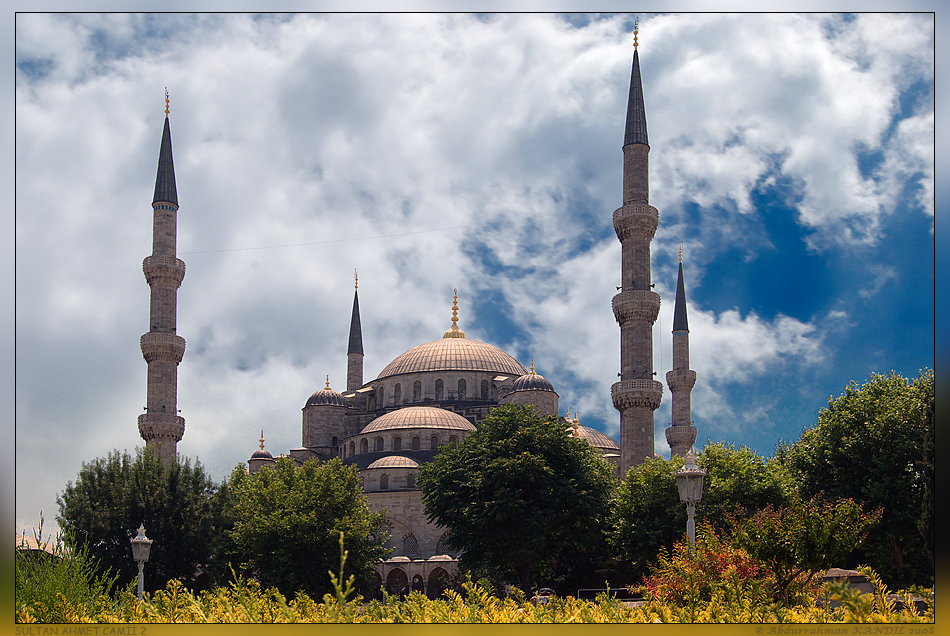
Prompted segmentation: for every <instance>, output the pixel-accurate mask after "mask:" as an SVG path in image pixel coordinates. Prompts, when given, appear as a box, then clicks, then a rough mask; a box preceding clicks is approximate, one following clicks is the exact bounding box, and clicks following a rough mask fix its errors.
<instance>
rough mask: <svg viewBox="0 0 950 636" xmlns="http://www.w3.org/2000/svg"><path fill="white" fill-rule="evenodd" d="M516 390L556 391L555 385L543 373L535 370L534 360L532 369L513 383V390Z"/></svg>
mask: <svg viewBox="0 0 950 636" xmlns="http://www.w3.org/2000/svg"><path fill="white" fill-rule="evenodd" d="M515 391H550V392H552V393H555V391H554V385H553V384H551V382H550V381H549V380H547V379H545V377H544V376H543V375H539V374H537V373H535V371H534V360H532V361H531V370H530V371H528V372H527V373H526V374H524V375H523V376H521V377H520V378H518V379H517V380H515V381H514V382H513V383H512V385H511V392H512V393H514V392H515Z"/></svg>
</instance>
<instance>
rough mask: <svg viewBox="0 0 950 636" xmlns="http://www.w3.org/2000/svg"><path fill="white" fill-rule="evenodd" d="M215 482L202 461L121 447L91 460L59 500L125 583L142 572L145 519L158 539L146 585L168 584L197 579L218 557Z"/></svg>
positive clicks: (74, 531)
mask: <svg viewBox="0 0 950 636" xmlns="http://www.w3.org/2000/svg"><path fill="white" fill-rule="evenodd" d="M214 492H215V485H214V482H213V481H212V480H211V479H210V478H209V477H208V476H207V475H206V474H205V472H204V468H203V467H202V466H201V464H200V463H199V462H198V461H197V460H195V462H194V465H192V464H191V461H190V460H189V459H188V458H184V459H180V460H177V461H175V462H173V463H172V464H170V465H169V466H167V467H166V466H165V464H164V462H162V460H161V458H160V457H158V455H157V454H156V453H154V452H153V449H152V448H150V447H145V448H137V449H136V451H135V457H131V456H130V455H129V454H128V452H127V451H123V452H122V453H120V452H119V451H113V452H112V453H109V455H108V457H105V458H98V459H95V460H93V461H91V462H88V463H83V465H82V469H81V470H80V471H79V475H78V476H77V477H76V482H75V483H73V482H69V483H68V484H67V485H66V489H65V490H64V491H63V493H62V494H61V495H60V496H58V497H57V498H56V501H57V503H58V504H59V515H57V517H56V520H57V521H58V522H59V526H60V528H61V529H62V530H63V532H64V533H66V534H69V535H70V536H72V537H74V539H75V541H76V542H77V543H78V545H80V546H87V547H88V552H89V555H90V556H91V557H92V558H93V559H95V560H97V561H98V562H99V564H100V565H101V567H102V568H103V569H111V570H112V571H113V572H114V573H117V574H118V575H119V579H118V582H119V584H120V585H122V586H124V585H126V584H128V583H129V582H131V581H132V580H134V579H135V577H137V576H138V566H137V565H136V564H135V562H134V561H133V560H132V547H131V544H130V543H129V540H130V539H131V538H132V537H133V536H135V534H136V530H137V528H138V527H139V525H140V524H144V525H145V529H146V534H147V535H148V538H149V539H152V540H153V541H154V543H153V544H152V550H151V555H150V556H149V560H148V563H147V564H146V566H145V584H146V588H147V589H150V590H154V589H160V588H162V587H164V586H165V584H166V583H167V582H168V581H169V580H171V579H173V578H177V579H181V580H182V581H185V582H190V583H193V582H194V577H195V574H196V571H197V569H198V568H199V567H200V566H204V565H206V564H207V563H208V561H209V558H210V555H211V536H212V516H213V512H212V500H213V496H214Z"/></svg>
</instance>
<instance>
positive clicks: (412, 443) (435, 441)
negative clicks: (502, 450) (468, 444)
mask: <svg viewBox="0 0 950 636" xmlns="http://www.w3.org/2000/svg"><path fill="white" fill-rule="evenodd" d="M333 441H334V442H336V438H334V440H333ZM458 441H459V439H458V437H457V436H455V435H450V436H449V444H450V445H454V444H458ZM385 445H386V441H385V440H384V439H383V438H382V437H377V438H375V439H374V440H373V452H376V453H382V452H384V451H385V450H386V448H385ZM438 449H439V436H438V435H433V436H432V437H430V438H429V450H438ZM346 450H347V449H346V447H344V448H343V458H344V459H345V458H347V457H352V456H353V455H356V441H355V440H354V441H351V442H350V447H349V453H347V452H346ZM392 450H393V451H401V450H403V448H402V437H400V436H398V435H396V436H395V437H393V443H392ZM405 450H414V451H417V450H422V438H421V437H419V436H418V435H413V436H412V437H411V438H410V439H409V446H408V448H406V449H405ZM368 452H369V440H368V439H367V438H365V437H364V438H363V439H361V440H360V455H365V454H366V453H368Z"/></svg>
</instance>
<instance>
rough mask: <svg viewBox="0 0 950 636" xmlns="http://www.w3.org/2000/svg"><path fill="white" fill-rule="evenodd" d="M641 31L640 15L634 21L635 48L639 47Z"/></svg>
mask: <svg viewBox="0 0 950 636" xmlns="http://www.w3.org/2000/svg"><path fill="white" fill-rule="evenodd" d="M639 32H640V16H637V18H636V20H634V22H633V48H637V34H638V33H639Z"/></svg>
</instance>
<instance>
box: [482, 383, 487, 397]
mask: <svg viewBox="0 0 950 636" xmlns="http://www.w3.org/2000/svg"><path fill="white" fill-rule="evenodd" d="M482 399H483V400H487V399H488V380H482Z"/></svg>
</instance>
